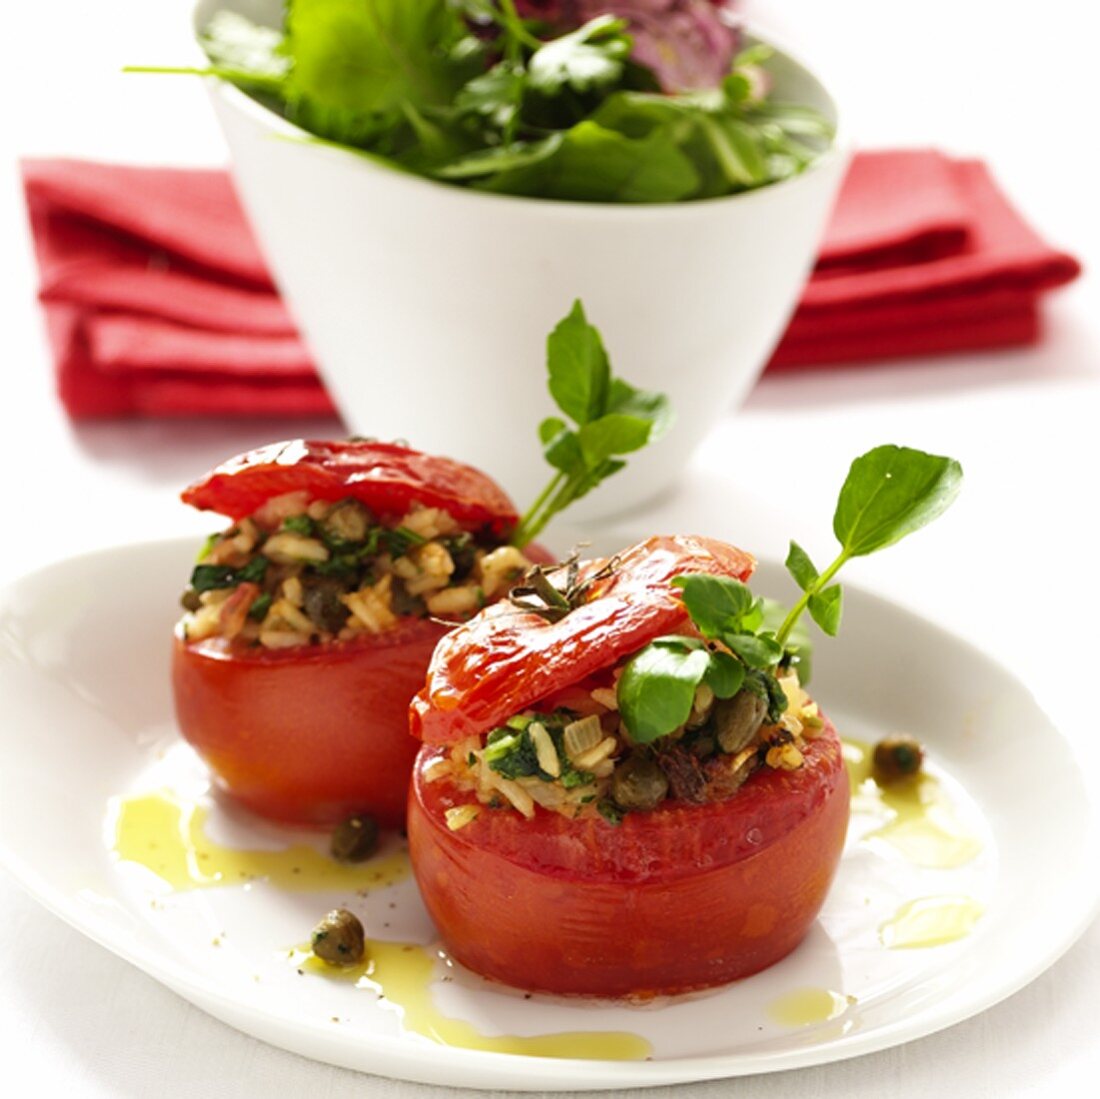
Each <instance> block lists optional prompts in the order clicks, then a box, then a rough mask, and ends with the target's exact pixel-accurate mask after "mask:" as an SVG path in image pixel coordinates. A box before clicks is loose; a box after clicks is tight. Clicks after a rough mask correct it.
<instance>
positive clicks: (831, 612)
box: [776, 445, 962, 645]
mask: <svg viewBox="0 0 1100 1099" xmlns="http://www.w3.org/2000/svg"><path fill="white" fill-rule="evenodd" d="M961 488H962V467H961V466H960V465H959V463H958V462H956V461H955V460H954V459H953V458H941V457H939V456H938V455H935V454H926V453H925V452H924V451H923V450H912V449H910V448H909V447H900V446H892V445H887V446H879V447H875V449H874V450H870V451H868V452H867V453H866V454H864V455H862V456H861V457H859V458H857V459H856V460H855V461H854V462H853V463H852V466H851V469H850V470H849V471H848V476H847V478H846V479H845V481H844V485H843V486H842V487H841V490H840V497H839V499H838V500H837V505H836V512H835V514H834V515H833V532H834V533H835V534H836V537H837V541H838V542H840V547H841V548H840V553H839V554H838V555H837V557H836V559H835V560H834V561H833V562H832V564H830V565H829V567H828V568H827V569H825V571H824V572H822V573H821V574H820V575H816V574H815V575H814V576H813V577H812V578H811V577H810V575H809V572H808V571H807V570H806V569H805V568H804V565H803V564H802V563H801V562H798V561H797V560H796V562H795V568H796V569H798V574H796V573H795V569H792V570H791V571H792V575H795V579H796V580H798V581H799V585H800V586H803V584H802V581H803V580H808V583H806V584H805V585H804V586H803V595H802V598H801V599H799V600H798V602H797V603H795V605H794V606H793V607H792V608H791V610H790V611H789V613H788V614H787V617H786V618H785V619H784V620H783V623H782V625H781V626H780V627H779V630H778V632H777V633H776V640H777V641H778V642H779V643H780V644H781V645H783V644H786V641H787V638H788V637H789V636H790V634H791V631H792V630H793V629H794V627H795V624H796V623H797V622H798V619H799V616H800V615H801V614H802V612H803V611H804V610H806V609H807V608H809V609H810V613H811V615H812V617H813V619H814V621H815V622H817V623H818V625H820V626H821V628H822V629H823V630H824V631H825V632H826V633H829V634H833V633H835V632H836V630H837V629H839V627H840V612H841V594H840V590H839V588H836V587H835V586H834V587H833V588H829V587H828V585H829V582H830V581H831V580H832V579H833V577H834V576H836V574H837V573H838V572H839V571H840V570H841V568H842V567H843V566H844V564H845V562H847V561H848V560H850V559H851V558H853V557H865V556H866V555H867V554H869V553H874V552H875V551H876V550H880V549H884V548H885V547H886V546H892V545H893V544H894V543H895V542H898V541H900V540H901V539H902V538H904V537H905V536H906V535H907V534H912V533H913V532H914V531H916V530H920V528H921V527H923V526H925V525H927V524H928V523H930V522H931V521H932V520H933V519H935V518H937V517H938V516H940V515H942V514H943V512H944V511H946V510H947V508H948V507H950V506H951V504H952V503H953V502H954V500H955V497H956V496H958V494H959V490H960V489H961ZM796 548H797V547H796V546H795V544H794V543H793V542H792V543H791V552H792V554H793V555H794V556H795V557H796V558H797V554H795V549H796ZM808 561H809V558H807V559H806V563H808ZM790 564H791V555H788V567H790ZM811 567H812V566H811Z"/></svg>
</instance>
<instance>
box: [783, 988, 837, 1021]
mask: <svg viewBox="0 0 1100 1099" xmlns="http://www.w3.org/2000/svg"><path fill="white" fill-rule="evenodd" d="M855 1003H856V998H855V997H854V996H845V995H844V993H842V992H833V991H832V990H831V989H828V988H798V989H795V990H794V991H793V992H788V993H787V994H786V995H785V996H780V997H779V999H777V1000H773V1001H772V1002H771V1003H770V1004H768V1016H769V1018H771V1020H772V1021H773V1022H776V1023H779V1024H780V1025H781V1026H785V1027H804V1026H813V1025H815V1024H816V1023H827V1022H829V1021H830V1020H832V1019H836V1018H838V1017H839V1016H841V1015H843V1014H844V1012H846V1011H847V1010H848V1008H850V1007H851V1006H852V1005H853V1004H855Z"/></svg>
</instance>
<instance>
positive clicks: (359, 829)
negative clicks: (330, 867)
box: [329, 816, 378, 862]
mask: <svg viewBox="0 0 1100 1099" xmlns="http://www.w3.org/2000/svg"><path fill="white" fill-rule="evenodd" d="M377 850H378V825H377V824H376V823H375V821H374V819H373V818H372V817H359V816H356V817H348V819H347V820H345V821H344V822H343V823H342V824H338V825H337V826H336V828H335V830H334V831H333V833H332V841H331V843H330V844H329V851H330V852H331V853H332V857H333V858H334V859H336V860H338V861H339V862H365V861H366V860H367V859H369V858H370V857H371V855H373V854H374V853H375V851H377Z"/></svg>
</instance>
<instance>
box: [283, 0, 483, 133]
mask: <svg viewBox="0 0 1100 1099" xmlns="http://www.w3.org/2000/svg"><path fill="white" fill-rule="evenodd" d="M286 29H287V41H286V50H287V52H288V53H289V54H290V55H291V56H292V57H293V61H294V63H293V66H292V68H291V69H290V71H289V73H288V75H287V77H286V81H285V95H286V100H287V105H288V113H290V114H291V116H292V117H293V118H295V119H296V120H298V121H301V122H302V123H303V124H304V125H306V126H307V128H309V129H311V130H313V131H314V132H315V133H317V134H319V135H320V136H321V137H326V138H330V139H333V140H337V141H346V142H348V143H349V144H362V143H364V142H368V141H370V140H371V139H373V138H374V137H375V136H376V135H382V134H388V135H389V136H388V138H387V148H385V149H379V150H378V151H382V152H391V153H392V152H394V151H395V142H394V136H395V135H394V131H395V129H398V128H399V127H400V126H401V125H402V123H404V122H405V113H404V112H405V108H406V106H411V107H413V108H415V109H417V110H422V109H423V108H425V107H431V106H438V107H444V106H448V105H449V104H451V103H452V102H453V100H454V98H455V96H456V95H457V94H458V92H459V90H460V89H461V88H462V87H463V86H464V85H465V84H466V83H467V81H468V80H469V79H470V78H471V77H473V76H474V75H475V73H476V72H477V60H476V59H474V58H469V57H465V56H463V55H462V54H461V52H456V51H455V47H456V46H457V45H458V43H459V42H461V41H463V40H464V39H465V38H466V36H467V31H466V26H465V23H464V22H463V20H462V18H461V16H460V15H459V13H458V12H457V11H456V10H455V9H454V8H453V7H452V6H451V5H450V4H449V3H448V2H447V0H418V2H417V3H415V4H410V3H408V2H407V0H294V3H292V4H290V5H289V6H288V10H287V15H286Z"/></svg>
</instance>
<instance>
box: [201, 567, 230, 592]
mask: <svg viewBox="0 0 1100 1099" xmlns="http://www.w3.org/2000/svg"><path fill="white" fill-rule="evenodd" d="M236 586H237V570H236V569H234V568H231V567H230V566H229V565H196V566H195V567H194V568H193V569H192V570H191V587H193V588H194V589H195V591H197V592H204V591H213V590H214V589H216V588H234V587H236Z"/></svg>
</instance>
